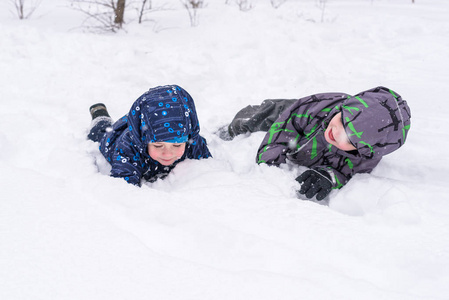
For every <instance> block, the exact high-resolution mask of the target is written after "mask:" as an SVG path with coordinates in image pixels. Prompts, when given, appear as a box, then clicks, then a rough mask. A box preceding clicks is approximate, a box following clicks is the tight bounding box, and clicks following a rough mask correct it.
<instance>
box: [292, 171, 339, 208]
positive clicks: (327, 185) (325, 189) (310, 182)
mask: <svg viewBox="0 0 449 300" xmlns="http://www.w3.org/2000/svg"><path fill="white" fill-rule="evenodd" d="M296 181H298V182H299V183H300V184H301V189H300V190H299V191H298V192H299V193H300V194H303V195H304V194H305V195H306V197H307V198H309V199H310V198H312V197H313V196H315V195H316V200H318V201H320V200H323V199H324V198H325V197H326V196H327V195H329V193H330V192H331V190H332V180H331V177H330V175H329V173H327V172H326V171H323V170H307V171H305V172H304V173H302V174H301V175H299V176H298V177H297V178H296Z"/></svg>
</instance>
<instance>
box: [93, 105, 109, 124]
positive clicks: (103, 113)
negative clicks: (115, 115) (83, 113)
mask: <svg viewBox="0 0 449 300" xmlns="http://www.w3.org/2000/svg"><path fill="white" fill-rule="evenodd" d="M89 112H90V115H91V116H92V120H94V119H95V118H97V117H109V118H110V117H111V116H109V113H108V110H107V109H106V105H104V104H103V103H97V104H94V105H92V106H91V107H90V108H89Z"/></svg>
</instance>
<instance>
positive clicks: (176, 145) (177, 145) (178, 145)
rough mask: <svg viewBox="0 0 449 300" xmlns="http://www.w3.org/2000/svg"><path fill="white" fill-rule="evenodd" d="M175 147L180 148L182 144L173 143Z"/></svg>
mask: <svg viewBox="0 0 449 300" xmlns="http://www.w3.org/2000/svg"><path fill="white" fill-rule="evenodd" d="M173 147H175V148H179V147H181V144H173Z"/></svg>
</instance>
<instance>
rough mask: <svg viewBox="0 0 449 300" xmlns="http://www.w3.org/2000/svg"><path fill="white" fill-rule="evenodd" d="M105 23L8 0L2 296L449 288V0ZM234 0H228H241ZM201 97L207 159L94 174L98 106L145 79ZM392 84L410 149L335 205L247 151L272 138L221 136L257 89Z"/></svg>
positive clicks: (54, 3) (318, 294)
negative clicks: (298, 192)
mask: <svg viewBox="0 0 449 300" xmlns="http://www.w3.org/2000/svg"><path fill="white" fill-rule="evenodd" d="M153 2H154V4H158V2H159V3H161V4H162V3H167V4H169V7H170V8H171V9H170V10H165V11H158V12H154V13H152V14H151V15H150V16H148V18H150V19H152V20H153V22H145V23H143V24H140V25H139V24H138V23H137V22H136V18H137V14H136V12H132V11H129V12H127V13H128V15H127V18H128V24H127V25H126V32H124V31H121V32H119V33H117V34H95V33H90V32H86V31H85V30H83V28H80V27H79V26H80V25H81V23H82V21H83V19H84V16H83V15H82V14H80V13H79V12H77V11H74V10H73V9H70V8H69V2H68V1H65V0H44V1H43V2H42V5H41V6H40V7H39V8H38V9H37V10H36V12H35V13H34V15H33V16H32V18H31V19H28V20H23V21H20V20H18V19H17V16H15V15H14V14H13V13H12V12H11V10H12V7H11V4H10V2H9V1H6V0H1V1H0V93H1V96H0V182H1V188H0V299H2V300H11V299H13V300H19V299H24V300H25V299H26V300H29V299H45V300H48V299H101V300H103V299H104V300H111V299H114V300H115V299H133V300H140V299H163V300H166V299H169V300H172V299H173V300H174V299H176V300H179V299H192V300H198V299H201V300H203V299H204V300H209V299H213V300H215V299H217V300H223V299H242V300H248V299H257V300H265V299H270V300H272V299H289V300H290V299H376V300H378V299H407V300H410V299H449V196H448V195H447V187H448V174H449V158H448V157H449V156H448V149H449V134H448V129H449V118H448V116H447V111H446V109H447V103H448V95H449V85H448V82H449V71H448V70H449V21H448V20H449V19H448V15H449V1H447V0H416V1H415V2H416V3H415V4H412V3H411V1H410V0H329V1H328V2H327V5H326V9H325V14H324V21H323V22H321V15H322V11H321V10H320V9H319V7H318V6H317V2H316V1H315V0H288V1H287V2H286V3H285V4H284V5H282V6H281V7H280V8H278V9H274V8H272V7H271V5H270V3H269V1H268V0H258V1H256V0H253V1H252V3H253V5H254V8H253V9H252V10H250V11H248V12H241V11H240V10H239V9H238V7H237V5H235V3H231V5H225V4H224V2H225V1H224V0H213V1H212V0H210V1H208V5H207V7H206V8H204V9H202V10H201V11H200V19H199V26H198V27H195V28H193V27H191V26H190V23H189V17H188V14H187V12H186V10H185V9H183V8H182V7H181V6H180V3H179V1H176V0H165V1H162V0H160V1H156V0H154V1H153ZM230 2H233V1H230ZM165 84H179V85H180V86H182V87H184V88H185V89H186V90H187V91H189V93H190V94H191V95H192V97H193V98H194V99H195V102H196V107H197V110H198V114H199V118H200V123H201V132H202V135H203V136H204V137H205V138H206V139H207V140H208V143H209V147H210V150H211V152H212V154H213V155H214V158H213V159H208V160H202V161H185V162H183V163H181V164H179V165H178V166H177V167H176V169H175V170H174V171H173V172H172V173H171V174H170V176H169V177H168V178H166V180H164V181H158V182H156V183H154V184H147V185H144V186H143V187H142V188H136V187H134V186H131V185H128V184H127V183H126V182H125V181H123V180H120V179H115V178H111V177H109V176H106V175H104V174H102V172H104V171H103V170H102V169H101V168H100V169H99V167H101V166H102V163H103V161H102V158H101V156H99V152H98V150H97V145H95V144H94V143H92V142H90V141H87V140H86V138H85V136H86V133H87V128H88V126H89V124H90V115H89V112H88V108H89V106H90V105H91V104H93V103H96V102H104V103H105V104H106V105H107V106H108V108H109V112H110V114H111V116H112V117H113V118H114V119H118V118H120V117H122V116H123V115H124V114H125V113H126V112H127V111H128V110H129V108H130V106H131V104H132V102H133V101H134V100H135V99H137V98H138V97H139V96H140V95H141V94H142V93H143V92H145V91H146V90H147V89H148V88H150V87H154V86H158V85H165ZM378 85H384V86H387V87H389V88H391V89H393V90H395V91H396V92H398V93H399V94H401V95H402V97H403V98H404V99H406V100H407V101H408V103H409V105H410V107H411V111H412V127H411V130H410V134H409V138H408V141H407V143H406V144H405V146H404V147H403V148H401V149H400V150H398V151H397V152H395V153H393V154H391V155H389V156H386V157H385V158H384V160H383V161H382V162H381V163H380V164H379V166H378V167H377V168H376V169H375V171H374V172H373V173H372V174H370V175H360V176H359V175H358V176H356V177H355V178H353V180H352V181H350V183H349V184H348V185H347V186H346V187H345V188H344V189H342V190H340V191H338V192H333V193H332V194H331V198H330V201H329V202H324V203H318V202H314V201H304V200H300V199H297V198H296V196H295V189H297V188H298V185H297V184H296V183H295V181H294V178H295V176H296V172H295V171H291V170H286V169H282V168H274V167H272V168H270V167H267V166H258V165H256V164H255V153H256V150H257V147H258V145H259V143H260V141H261V140H262V138H263V133H260V134H259V133H258V134H253V135H251V136H249V137H248V136H240V137H238V138H236V139H235V140H234V141H231V142H224V141H222V140H220V139H219V138H218V137H217V136H216V135H215V134H214V132H215V131H216V130H217V129H218V128H219V127H221V126H223V125H225V124H227V123H229V122H230V120H231V119H232V117H233V116H234V114H235V113H236V112H237V111H238V110H239V109H240V108H242V107H244V106H246V105H248V104H258V103H260V102H261V101H262V100H264V99H267V98H299V97H302V96H307V95H309V94H312V93H319V92H346V93H350V94H355V93H358V92H360V91H363V90H366V89H369V88H372V87H375V86H378Z"/></svg>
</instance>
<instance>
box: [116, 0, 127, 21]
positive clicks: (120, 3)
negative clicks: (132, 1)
mask: <svg viewBox="0 0 449 300" xmlns="http://www.w3.org/2000/svg"><path fill="white" fill-rule="evenodd" d="M125 2H126V0H117V6H116V7H115V19H114V23H115V24H117V25H118V26H119V27H120V28H122V24H123V22H124V16H125Z"/></svg>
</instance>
